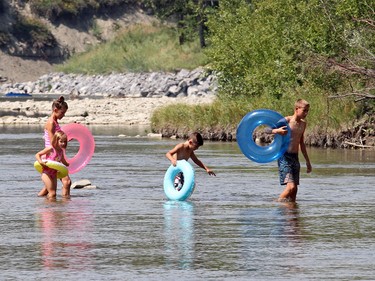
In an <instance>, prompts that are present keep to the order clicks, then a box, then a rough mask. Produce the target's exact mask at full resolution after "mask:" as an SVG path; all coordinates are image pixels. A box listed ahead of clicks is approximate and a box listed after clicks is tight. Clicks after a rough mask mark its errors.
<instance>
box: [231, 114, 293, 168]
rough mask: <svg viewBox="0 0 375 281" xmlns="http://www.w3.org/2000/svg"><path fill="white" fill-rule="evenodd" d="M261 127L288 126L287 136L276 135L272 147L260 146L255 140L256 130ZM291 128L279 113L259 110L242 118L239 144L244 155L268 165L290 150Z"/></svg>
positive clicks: (239, 128) (239, 127)
mask: <svg viewBox="0 0 375 281" xmlns="http://www.w3.org/2000/svg"><path fill="white" fill-rule="evenodd" d="M260 125H266V126H269V127H271V128H272V129H276V128H280V127H283V126H287V129H288V133H287V134H286V135H285V136H282V135H279V134H275V135H274V140H273V142H272V143H271V144H270V145H267V146H259V145H257V144H256V143H255V141H254V139H253V133H254V130H255V129H256V128H257V127H259V126H260ZM290 134H291V132H290V128H289V125H288V122H287V121H286V120H285V118H284V117H283V116H282V115H281V114H280V113H278V112H276V111H273V110H269V109H258V110H254V111H251V112H249V113H248V114H246V115H245V117H244V118H242V120H241V122H240V124H239V125H238V128H237V143H238V146H239V147H240V149H241V151H242V153H243V154H244V155H245V156H246V157H247V158H249V159H250V160H252V161H254V162H257V163H268V162H272V161H274V160H277V159H278V158H280V157H281V156H282V155H283V154H284V153H285V151H286V150H287V149H288V146H289V143H290Z"/></svg>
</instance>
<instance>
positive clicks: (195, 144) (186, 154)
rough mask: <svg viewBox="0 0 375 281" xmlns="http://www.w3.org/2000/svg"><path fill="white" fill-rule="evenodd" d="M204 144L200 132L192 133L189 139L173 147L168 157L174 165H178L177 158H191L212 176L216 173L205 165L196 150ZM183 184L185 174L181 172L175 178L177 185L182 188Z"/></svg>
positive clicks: (167, 154)
mask: <svg viewBox="0 0 375 281" xmlns="http://www.w3.org/2000/svg"><path fill="white" fill-rule="evenodd" d="M202 145H203V138H202V135H201V134H200V133H192V134H191V135H190V136H189V139H188V140H187V141H185V142H183V143H180V144H177V145H176V146H175V147H174V148H173V149H171V150H170V151H168V152H167V153H166V156H167V158H168V159H169V160H170V161H171V163H172V165H173V166H176V165H177V160H186V161H187V160H189V158H191V159H192V160H193V162H194V163H195V164H197V165H198V166H199V167H201V168H202V169H204V170H206V172H207V173H208V174H209V175H210V176H211V175H214V176H216V175H215V173H214V172H213V171H212V170H210V169H209V168H208V167H207V166H205V165H204V164H203V163H202V161H200V160H199V159H198V157H197V156H196V155H195V153H194V151H195V150H197V149H198V148H199V147H200V146H202ZM182 185H183V175H182V173H179V174H178V175H177V177H176V180H175V187H176V188H177V189H180V188H181V187H182Z"/></svg>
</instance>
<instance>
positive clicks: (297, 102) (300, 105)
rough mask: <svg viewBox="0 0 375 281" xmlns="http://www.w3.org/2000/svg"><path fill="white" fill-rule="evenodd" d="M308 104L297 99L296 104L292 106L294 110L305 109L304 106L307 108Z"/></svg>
mask: <svg viewBox="0 0 375 281" xmlns="http://www.w3.org/2000/svg"><path fill="white" fill-rule="evenodd" d="M309 105H310V104H309V102H308V101H305V100H303V99H298V100H297V101H296V103H295V104H294V107H295V108H300V107H305V106H309Z"/></svg>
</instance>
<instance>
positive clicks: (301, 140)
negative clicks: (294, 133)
mask: <svg viewBox="0 0 375 281" xmlns="http://www.w3.org/2000/svg"><path fill="white" fill-rule="evenodd" d="M299 145H300V148H301V152H302V154H303V157H305V160H306V168H307V170H306V172H307V173H311V171H312V166H311V163H310V158H309V155H308V154H307V150H306V145H305V138H304V136H303V134H302V136H301V139H300V143H299Z"/></svg>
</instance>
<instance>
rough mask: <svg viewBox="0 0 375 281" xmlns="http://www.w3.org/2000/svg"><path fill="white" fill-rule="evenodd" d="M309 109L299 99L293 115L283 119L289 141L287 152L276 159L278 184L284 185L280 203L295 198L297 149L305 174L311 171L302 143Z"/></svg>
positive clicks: (280, 131)
mask: <svg viewBox="0 0 375 281" xmlns="http://www.w3.org/2000/svg"><path fill="white" fill-rule="evenodd" d="M309 109H310V105H309V103H308V102H307V101H305V100H303V99H299V100H297V101H296V103H295V105H294V114H293V115H292V116H286V117H285V119H286V121H287V122H288V124H289V127H290V130H291V140H290V144H289V148H288V150H287V152H285V153H284V155H283V156H281V157H280V158H279V159H278V166H279V176H280V184H281V185H286V187H285V189H284V191H283V192H282V193H281V194H280V196H279V201H282V202H283V201H288V202H295V201H296V198H297V191H298V185H299V175H300V163H299V159H298V151H299V148H301V152H302V154H303V156H304V157H305V160H306V167H307V173H310V172H311V170H312V167H311V163H310V159H309V156H308V154H307V150H306V145H305V142H304V133H305V129H306V125H307V124H306V120H305V118H306V116H307V114H308V113H309ZM287 132H288V131H287V129H286V126H285V127H281V128H277V129H272V130H270V133H272V134H280V135H286V134H287Z"/></svg>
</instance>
